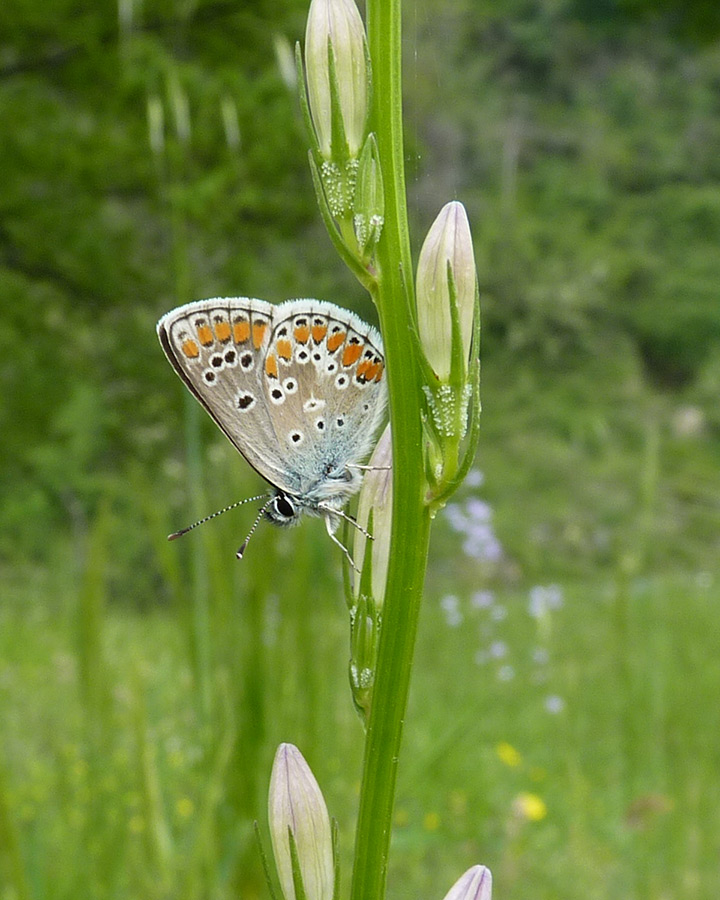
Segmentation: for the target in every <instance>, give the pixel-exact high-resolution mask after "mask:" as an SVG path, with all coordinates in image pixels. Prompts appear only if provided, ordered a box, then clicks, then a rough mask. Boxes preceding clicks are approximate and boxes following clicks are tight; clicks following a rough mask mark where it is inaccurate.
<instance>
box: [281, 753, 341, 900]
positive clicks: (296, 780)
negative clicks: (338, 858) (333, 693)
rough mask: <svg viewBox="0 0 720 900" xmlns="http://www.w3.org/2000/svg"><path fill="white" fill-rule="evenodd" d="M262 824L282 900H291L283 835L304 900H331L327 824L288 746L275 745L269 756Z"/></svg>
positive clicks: (305, 770) (302, 765)
mask: <svg viewBox="0 0 720 900" xmlns="http://www.w3.org/2000/svg"><path fill="white" fill-rule="evenodd" d="M268 820H269V823H270V837H271V840H272V847H273V853H274V855H275V865H276V867H277V872H278V878H279V879H280V885H281V887H282V891H283V894H284V896H285V900H295V887H294V883H293V867H292V857H291V853H290V839H289V836H288V829H289V830H290V831H291V832H292V835H293V838H294V840H295V846H296V848H297V857H298V862H299V864H300V874H301V876H302V883H303V888H304V890H305V895H306V897H307V900H332V896H333V889H334V883H335V868H334V863H333V848H332V834H331V830H330V818H329V816H328V811H327V807H326V806H325V800H324V799H323V795H322V793H321V791H320V788H319V787H318V783H317V781H316V780H315V776H314V775H313V773H312V772H311V771H310V767H309V766H308V764H307V763H306V762H305V759H304V758H303V755H302V753H300V751H299V750H298V749H297V747H295V746H293V745H292V744H280V746H279V747H278V750H277V753H276V754H275V761H274V762H273V768H272V775H271V776H270V792H269V796H268Z"/></svg>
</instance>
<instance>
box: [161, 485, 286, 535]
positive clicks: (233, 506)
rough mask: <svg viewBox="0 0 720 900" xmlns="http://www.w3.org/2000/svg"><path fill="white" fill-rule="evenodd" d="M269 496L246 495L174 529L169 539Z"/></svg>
mask: <svg viewBox="0 0 720 900" xmlns="http://www.w3.org/2000/svg"><path fill="white" fill-rule="evenodd" d="M265 497H267V494H258V496H257V497H246V498H245V499H244V500H238V501H237V502H236V503H231V504H230V506H226V507H225V508H224V509H219V510H218V511H217V512H214V513H211V514H210V515H209V516H205V518H204V519H198V521H197V522H193V523H192V525H188V527H187V528H182V529H181V530H180V531H174V532H173V533H172V534H169V535H168V540H169V541H175V540H177V539H178V538H179V537H182V536H183V535H184V534H187V533H188V531H192V530H193V528H197V527H198V525H204V524H205V522H209V521H210V519H215V518H217V517H218V516H221V515H222V514H223V513H226V512H230V510H231V509H236V508H237V507H238V506H242V505H243V503H252V502H253V500H264V499H265ZM270 499H272V497H271V498H270ZM266 507H267V503H266V504H265V506H263V509H265V508H266Z"/></svg>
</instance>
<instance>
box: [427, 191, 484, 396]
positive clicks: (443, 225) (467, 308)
mask: <svg viewBox="0 0 720 900" xmlns="http://www.w3.org/2000/svg"><path fill="white" fill-rule="evenodd" d="M448 263H449V264H450V268H451V270H452V277H453V280H454V282H455V291H456V297H457V311H458V319H459V321H460V337H461V341H462V351H463V358H464V362H465V367H466V369H467V365H468V356H469V354H470V342H471V340H472V333H473V317H474V314H475V295H476V284H477V276H476V273H475V256H474V253H473V244H472V237H471V235H470V224H469V222H468V218H467V213H466V212H465V207H464V206H463V205H462V203H458V202H457V201H453V202H452V203H447V204H446V205H445V206H443V208H442V209H441V210H440V213H439V215H438V217H437V218H436V219H435V221H434V222H433V224H432V227H431V228H430V231H429V232H428V235H427V237H426V238H425V243H424V244H423V246H422V250H421V251H420V259H419V261H418V269H417V312H418V329H419V332H420V340H421V342H422V346H423V350H424V351H425V357H426V358H427V361H428V363H429V364H430V366H431V367H432V369H433V371H434V372H435V374H436V375H437V376H438V378H439V379H440V380H441V381H447V379H448V378H449V376H450V367H451V362H452V349H453V348H452V312H451V302H452V298H451V293H450V284H449V280H448Z"/></svg>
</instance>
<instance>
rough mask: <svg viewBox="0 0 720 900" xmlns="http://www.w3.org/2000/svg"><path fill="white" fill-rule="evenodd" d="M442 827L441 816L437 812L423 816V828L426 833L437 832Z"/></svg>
mask: <svg viewBox="0 0 720 900" xmlns="http://www.w3.org/2000/svg"><path fill="white" fill-rule="evenodd" d="M439 827H440V816H439V815H438V814H437V813H436V812H429V813H425V815H424V816H423V828H424V829H425V831H437V830H438V828H439Z"/></svg>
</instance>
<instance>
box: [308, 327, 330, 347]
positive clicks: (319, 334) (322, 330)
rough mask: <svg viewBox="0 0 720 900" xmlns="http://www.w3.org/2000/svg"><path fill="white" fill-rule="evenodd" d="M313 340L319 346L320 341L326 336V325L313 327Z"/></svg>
mask: <svg viewBox="0 0 720 900" xmlns="http://www.w3.org/2000/svg"><path fill="white" fill-rule="evenodd" d="M311 331H312V336H313V340H314V341H315V343H316V344H319V343H320V341H321V340H322V339H323V338H324V337H325V335H326V334H327V325H313V327H312V329H311Z"/></svg>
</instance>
